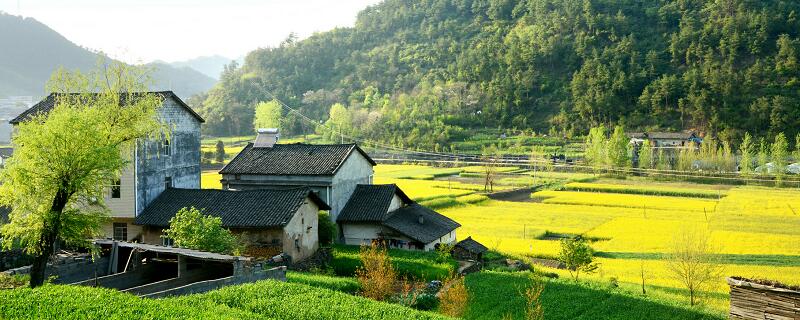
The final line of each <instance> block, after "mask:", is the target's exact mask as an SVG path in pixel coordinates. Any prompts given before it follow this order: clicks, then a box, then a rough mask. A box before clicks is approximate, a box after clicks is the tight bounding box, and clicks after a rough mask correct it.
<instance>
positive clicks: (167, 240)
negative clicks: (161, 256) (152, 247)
mask: <svg viewBox="0 0 800 320" xmlns="http://www.w3.org/2000/svg"><path fill="white" fill-rule="evenodd" d="M161 245H162V246H165V247H172V246H174V245H175V241H174V240H172V238H170V237H165V238H161Z"/></svg>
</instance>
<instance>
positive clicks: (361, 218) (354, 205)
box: [336, 184, 413, 222]
mask: <svg viewBox="0 0 800 320" xmlns="http://www.w3.org/2000/svg"><path fill="white" fill-rule="evenodd" d="M395 194H397V195H398V196H399V197H400V199H402V200H403V202H404V203H406V204H409V203H412V202H413V201H411V199H409V198H408V196H407V195H406V194H405V193H404V192H403V190H400V188H398V187H397V185H395V184H359V185H358V186H356V189H355V191H353V194H352V195H351V196H350V199H349V200H347V203H346V204H345V205H344V208H342V211H341V212H340V213H339V217H338V218H336V220H337V221H338V222H383V220H386V218H388V217H389V205H390V204H391V203H392V198H394V195H395Z"/></svg>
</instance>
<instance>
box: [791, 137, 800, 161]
mask: <svg viewBox="0 0 800 320" xmlns="http://www.w3.org/2000/svg"><path fill="white" fill-rule="evenodd" d="M792 157H793V158H794V162H800V133H798V134H797V136H795V137H794V152H793V154H792Z"/></svg>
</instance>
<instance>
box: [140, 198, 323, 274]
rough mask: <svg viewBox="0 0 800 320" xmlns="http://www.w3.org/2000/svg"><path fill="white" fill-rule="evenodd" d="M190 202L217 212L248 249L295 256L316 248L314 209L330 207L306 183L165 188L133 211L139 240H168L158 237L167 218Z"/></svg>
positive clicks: (258, 253)
mask: <svg viewBox="0 0 800 320" xmlns="http://www.w3.org/2000/svg"><path fill="white" fill-rule="evenodd" d="M188 207H195V208H197V209H200V210H202V211H203V212H204V213H205V214H208V215H212V216H215V217H220V218H221V219H222V226H223V227H225V228H227V229H229V230H231V231H232V232H233V233H234V234H237V235H239V236H240V237H242V239H243V240H244V241H245V242H246V245H247V248H246V251H245V252H247V253H248V254H249V255H256V256H272V255H276V254H278V253H281V252H283V253H285V254H288V255H289V256H291V257H292V259H293V260H294V261H301V260H303V259H305V258H307V257H309V256H311V255H312V254H314V252H316V251H317V248H319V238H318V226H319V224H318V223H319V220H318V218H319V211H320V210H329V209H330V207H328V205H327V204H326V203H325V202H324V201H322V199H320V198H319V197H318V196H317V194H316V193H314V192H312V191H311V190H310V189H308V188H294V189H282V190H249V191H228V190H211V189H176V188H169V189H167V190H165V191H164V192H163V193H161V195H160V196H159V197H158V198H157V199H155V200H154V201H153V202H152V203H151V204H150V205H149V206H147V208H145V210H144V211H143V212H142V214H140V215H139V216H137V217H136V221H135V223H136V224H138V225H141V226H143V237H142V239H140V240H141V242H143V243H147V244H161V245H171V243H170V240H169V239H165V238H162V235H163V231H164V229H167V228H169V221H170V219H172V217H174V216H175V214H176V213H177V212H178V211H180V210H181V209H183V208H188Z"/></svg>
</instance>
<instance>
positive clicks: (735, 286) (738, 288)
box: [728, 277, 800, 319]
mask: <svg viewBox="0 0 800 320" xmlns="http://www.w3.org/2000/svg"><path fill="white" fill-rule="evenodd" d="M728 285H730V287H731V310H730V318H731V319H800V287H797V286H787V285H783V284H780V283H777V282H774V281H767V280H751V279H745V278H739V277H731V278H728Z"/></svg>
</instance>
